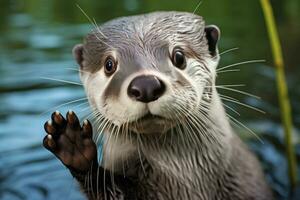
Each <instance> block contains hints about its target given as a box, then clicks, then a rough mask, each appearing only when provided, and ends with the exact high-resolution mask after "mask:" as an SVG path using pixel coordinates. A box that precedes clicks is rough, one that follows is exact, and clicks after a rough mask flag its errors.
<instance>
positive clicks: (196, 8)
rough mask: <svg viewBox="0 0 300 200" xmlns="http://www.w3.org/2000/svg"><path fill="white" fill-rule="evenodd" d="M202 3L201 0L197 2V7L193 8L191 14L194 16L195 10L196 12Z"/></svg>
mask: <svg viewBox="0 0 300 200" xmlns="http://www.w3.org/2000/svg"><path fill="white" fill-rule="evenodd" d="M202 2H203V1H202V0H200V1H199V3H198V5H197V6H196V8H195V9H194V11H193V14H195V13H196V12H197V10H198V9H199V7H200V6H201V4H202Z"/></svg>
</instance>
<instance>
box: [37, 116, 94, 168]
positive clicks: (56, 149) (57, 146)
mask: <svg viewBox="0 0 300 200" xmlns="http://www.w3.org/2000/svg"><path fill="white" fill-rule="evenodd" d="M44 128H45V131H46V132H47V135H46V136H45V137H44V140H43V145H44V147H45V148H46V149H48V150H49V151H51V152H52V153H53V154H54V155H55V156H56V157H57V158H58V159H60V160H61V161H62V163H63V164H64V165H65V166H67V167H68V168H69V169H72V170H77V171H81V172H86V171H88V170H90V169H91V167H92V165H95V164H96V163H97V147H96V145H95V143H94V141H93V139H92V126H91V124H90V122H89V121H88V120H84V122H83V125H82V126H81V125H80V122H79V120H78V118H77V116H76V114H75V113H74V112H73V111H69V112H68V113H67V115H66V119H65V118H64V117H63V116H62V115H61V114H60V113H59V112H58V111H56V112H54V113H53V114H52V115H51V120H49V121H47V122H46V123H45V125H44Z"/></svg>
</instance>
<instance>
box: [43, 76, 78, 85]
mask: <svg viewBox="0 0 300 200" xmlns="http://www.w3.org/2000/svg"><path fill="white" fill-rule="evenodd" d="M40 78H41V79H46V80H50V81H57V82H62V83H69V84H72V85H80V86H83V84H81V83H76V82H73V81H66V80H62V79H56V78H49V77H40Z"/></svg>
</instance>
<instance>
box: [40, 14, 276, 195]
mask: <svg viewBox="0 0 300 200" xmlns="http://www.w3.org/2000/svg"><path fill="white" fill-rule="evenodd" d="M219 38H220V30H219V28H218V27H217V26H214V25H210V26H206V25H205V21H204V20H203V18H202V17H200V16H198V15H195V14H192V13H186V12H154V13H149V14H144V15H137V16H129V17H122V18H117V19H113V20H111V21H109V22H106V23H104V24H103V25H101V26H97V27H95V29H94V30H92V31H91V32H90V33H89V34H88V35H87V36H86V37H85V40H84V43H83V44H79V45H76V46H75V47H74V49H73V54H74V57H75V60H76V61H77V63H78V65H79V66H80V70H79V71H80V72H79V74H80V78H81V81H82V83H83V86H84V89H85V91H86V95H87V98H88V100H89V103H90V106H91V108H92V109H93V113H94V116H95V120H94V123H93V126H92V124H91V122H90V121H88V120H84V121H83V124H82V125H81V124H80V121H79V119H78V117H77V116H76V114H75V112H73V111H71V110H70V111H69V112H67V114H66V117H64V116H63V115H62V114H61V113H60V112H59V111H56V112H54V113H53V114H52V115H51V120H49V121H47V122H46V123H45V125H44V128H45V131H46V132H47V135H46V136H45V138H44V140H43V145H44V146H45V147H46V148H47V149H48V150H50V151H51V152H52V153H53V154H54V155H55V156H56V157H57V158H58V159H60V160H61V161H62V163H63V164H64V165H65V166H66V167H67V168H68V169H69V170H70V172H71V174H72V175H73V176H74V177H75V178H76V179H77V181H78V182H79V184H80V185H81V188H82V190H83V191H84V193H85V194H86V195H87V197H88V199H130V200H134V199H144V200H147V199H148V200H150V199H151V200H153V199H156V200H173V199H176V200H187V199H205V200H208V199H241V200H242V199H243V200H244V199H249V200H250V199H253V200H254V199H255V200H258V199H259V200H264V199H265V200H270V199H272V198H273V197H272V192H271V190H270V188H269V187H268V185H267V183H266V181H265V178H264V174H263V172H262V169H261V167H260V164H259V162H258V160H257V159H256V157H255V156H254V155H253V154H252V153H251V152H250V150H248V148H247V147H246V145H245V144H244V143H243V142H242V141H241V140H240V139H239V137H238V136H237V135H236V134H235V133H234V131H233V129H232V128H231V126H230V124H229V120H228V118H227V116H226V113H225V110H224V108H223V105H222V102H221V99H220V97H219V95H218V92H217V90H216V88H215V87H214V86H215V80H216V67H217V65H218V63H219V60H220V55H219V52H218V41H219ZM92 127H94V128H95V129H96V134H94V135H93V128H92ZM96 144H97V145H99V144H101V147H102V151H101V155H100V156H99V157H100V159H99V160H98V153H97V145H96Z"/></svg>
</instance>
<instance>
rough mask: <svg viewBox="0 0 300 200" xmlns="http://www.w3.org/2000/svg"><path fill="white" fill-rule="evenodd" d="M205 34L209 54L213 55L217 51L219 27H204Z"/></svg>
mask: <svg viewBox="0 0 300 200" xmlns="http://www.w3.org/2000/svg"><path fill="white" fill-rule="evenodd" d="M205 34H206V39H207V44H208V50H209V53H210V55H212V56H215V55H216V54H217V51H218V47H217V44H218V41H219V39H220V29H219V28H218V27H217V26H215V25H209V26H206V27H205Z"/></svg>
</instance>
